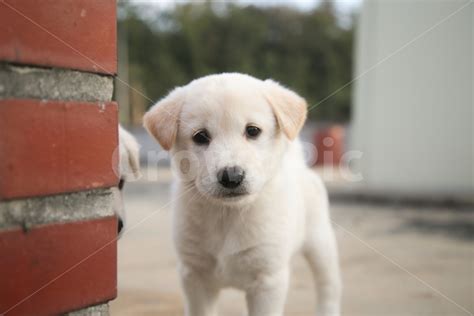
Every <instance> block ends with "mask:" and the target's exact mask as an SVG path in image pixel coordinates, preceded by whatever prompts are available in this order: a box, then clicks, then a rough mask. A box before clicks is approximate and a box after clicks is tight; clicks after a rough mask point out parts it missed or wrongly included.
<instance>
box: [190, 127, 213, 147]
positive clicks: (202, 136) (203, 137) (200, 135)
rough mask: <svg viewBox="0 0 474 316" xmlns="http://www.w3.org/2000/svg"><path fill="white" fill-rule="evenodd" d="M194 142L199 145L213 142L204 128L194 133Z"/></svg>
mask: <svg viewBox="0 0 474 316" xmlns="http://www.w3.org/2000/svg"><path fill="white" fill-rule="evenodd" d="M193 142H194V143H196V144H198V145H207V144H209V143H210V142H211V136H210V135H209V133H208V132H207V131H206V130H205V129H202V130H200V131H197V132H196V133H194V135H193Z"/></svg>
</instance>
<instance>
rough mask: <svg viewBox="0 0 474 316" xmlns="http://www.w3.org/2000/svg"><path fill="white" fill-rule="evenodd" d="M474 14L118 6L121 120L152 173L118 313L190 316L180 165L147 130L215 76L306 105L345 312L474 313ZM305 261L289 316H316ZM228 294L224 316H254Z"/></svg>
mask: <svg viewBox="0 0 474 316" xmlns="http://www.w3.org/2000/svg"><path fill="white" fill-rule="evenodd" d="M473 19H474V5H473V2H472V1H469V0H448V1H447V0H434V1H428V0H425V1H423V0H418V1H396V0H383V1H382V0H379V1H375V0H372V1H370V0H369V1H359V0H343V1H318V0H306V1H305V0H298V1H254V2H250V1H204V2H201V1H199V2H191V1H127V2H119V21H118V30H119V31H118V36H119V77H118V79H117V81H116V90H115V98H116V100H118V102H119V104H120V118H121V121H122V123H123V124H124V126H126V127H127V129H129V130H130V131H132V133H133V134H134V135H135V136H136V137H137V138H138V140H139V142H140V144H141V145H142V149H141V161H142V165H143V167H142V171H143V174H144V176H143V177H142V179H140V180H139V181H136V182H133V183H128V184H127V185H126V187H125V203H126V208H127V214H128V228H129V229H130V231H129V232H127V233H126V234H125V235H124V236H123V237H122V239H121V240H120V243H119V274H118V277H119V294H118V298H117V299H116V300H115V301H113V302H112V303H111V308H112V314H116V315H135V314H139V315H148V314H149V315H181V314H182V301H181V296H180V295H181V294H180V289H179V282H178V278H177V275H176V271H175V270H176V261H175V258H174V253H173V249H172V245H171V232H170V222H169V219H170V216H169V213H170V202H171V201H170V199H171V197H170V195H169V185H170V183H171V178H172V177H171V172H170V171H169V159H168V157H167V154H166V153H165V152H163V151H162V150H161V149H160V148H159V145H158V144H156V143H155V142H154V141H153V140H152V139H151V138H150V137H149V136H148V135H147V134H146V132H145V131H144V130H143V128H142V127H141V118H142V116H143V114H144V113H145V111H146V110H147V109H148V108H149V107H150V106H151V105H152V104H154V103H155V102H156V101H157V100H158V99H160V98H161V97H163V96H164V95H166V94H167V92H168V91H170V90H171V89H172V88H173V87H175V86H179V85H185V84H186V83H188V82H189V81H191V80H193V79H195V78H198V77H201V76H204V75H207V74H211V73H219V72H243V73H247V74H250V75H253V76H255V77H257V78H260V79H266V78H273V79H275V80H277V81H279V82H281V83H283V84H284V85H286V86H288V87H289V88H291V89H293V90H295V91H296V92H298V93H299V94H300V95H302V96H303V97H305V98H306V100H307V101H308V106H309V119H308V122H307V124H306V125H305V127H304V129H303V132H302V135H301V137H302V139H303V141H304V143H305V150H306V154H307V158H308V163H309V164H310V165H313V166H314V168H315V170H316V171H317V172H318V173H319V174H320V175H321V176H322V177H323V179H324V180H325V181H326V184H327V186H328V189H329V194H330V198H331V203H332V216H333V224H334V227H335V229H336V233H337V237H338V240H339V247H340V253H341V266H342V272H343V278H344V285H345V292H344V302H343V310H344V314H346V315H381V314H383V315H472V313H473V312H474V304H473V297H474V247H473V240H474V215H473V214H474V213H473V210H474V208H473V205H474V169H473V161H474V157H473V156H474V147H473V146H474V144H473V129H472V126H473V118H474V115H473V92H472V91H473V86H474V85H473V72H474V65H473V56H474V55H473V50H474V34H473V26H474V25H473ZM309 280H310V274H309V270H308V268H307V267H306V266H305V264H304V262H303V261H302V260H301V259H300V258H297V260H296V262H295V265H294V268H293V279H292V283H291V288H290V292H289V297H288V304H287V309H286V314H287V315H312V314H313V310H314V304H316V302H315V298H314V297H315V296H314V292H313V291H314V289H313V285H312V284H311V282H309ZM244 306H245V303H244V300H243V296H242V294H240V293H238V292H235V291H233V290H228V291H225V292H224V293H223V295H222V297H221V300H220V311H221V314H222V315H242V314H243V313H244V310H245V309H244Z"/></svg>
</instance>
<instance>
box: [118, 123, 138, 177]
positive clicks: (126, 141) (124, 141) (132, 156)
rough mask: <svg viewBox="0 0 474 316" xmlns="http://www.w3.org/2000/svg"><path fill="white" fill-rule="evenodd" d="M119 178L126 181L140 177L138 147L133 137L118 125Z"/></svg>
mask: <svg viewBox="0 0 474 316" xmlns="http://www.w3.org/2000/svg"><path fill="white" fill-rule="evenodd" d="M119 146H120V147H119V150H120V159H119V166H120V176H121V177H123V178H124V179H125V180H126V181H131V180H136V179H138V178H139V177H140V175H141V174H140V146H139V145H138V143H137V140H136V139H135V137H133V136H132V134H130V133H129V132H128V131H126V130H125V129H124V128H123V127H122V126H120V125H119Z"/></svg>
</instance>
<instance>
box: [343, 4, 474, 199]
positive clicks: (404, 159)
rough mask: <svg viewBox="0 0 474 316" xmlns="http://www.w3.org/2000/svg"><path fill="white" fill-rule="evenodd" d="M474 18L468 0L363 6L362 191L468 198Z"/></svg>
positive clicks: (358, 145)
mask: <svg viewBox="0 0 474 316" xmlns="http://www.w3.org/2000/svg"><path fill="white" fill-rule="evenodd" d="M466 4H467V6H466ZM460 8H462V9H460ZM473 17H474V3H472V2H470V4H469V1H468V0H459V1H458V0H449V1H447V0H441V1H433V0H431V1H421V0H417V1H396V0H395V1H390V0H384V1H382V0H380V1H366V2H365V3H364V4H363V7H362V10H361V17H360V24H359V29H358V34H357V49H356V69H355V77H357V76H360V78H359V79H357V80H356V81H355V83H354V92H355V98H354V120H353V142H352V145H353V146H352V147H353V149H359V150H361V151H362V152H363V153H364V155H363V158H362V159H361V160H360V161H359V166H358V167H359V168H360V170H361V171H362V174H363V176H364V179H365V180H364V185H365V186H366V189H367V190H368V191H372V192H379V193H382V194H387V193H396V194H399V195H402V196H415V197H437V198H438V197H441V198H444V197H447V198H449V197H457V198H463V199H464V198H468V199H471V200H472V199H473V196H474V182H473V179H474V170H473V159H474V157H473V156H474V155H473V151H474V148H473V147H474V146H473V126H472V125H473V71H474V68H473V53H474V49H473V47H474V44H473V41H474V38H473V27H474V24H473ZM364 73H365V74H364Z"/></svg>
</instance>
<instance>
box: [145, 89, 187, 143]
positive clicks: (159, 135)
mask: <svg viewBox="0 0 474 316" xmlns="http://www.w3.org/2000/svg"><path fill="white" fill-rule="evenodd" d="M182 103H183V88H176V89H174V90H173V91H171V92H170V93H169V94H168V95H167V96H166V97H164V98H163V99H161V100H160V101H158V103H156V104H155V105H154V106H152V107H151V109H150V110H148V112H147V113H146V114H145V116H144V117H143V125H144V126H145V128H146V129H147V131H148V133H150V134H151V135H152V136H153V137H155V139H156V140H157V141H158V143H160V145H161V147H163V149H165V150H170V149H171V147H172V146H173V144H174V142H175V140H176V134H177V133H178V121H179V114H180V112H181V107H182Z"/></svg>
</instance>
